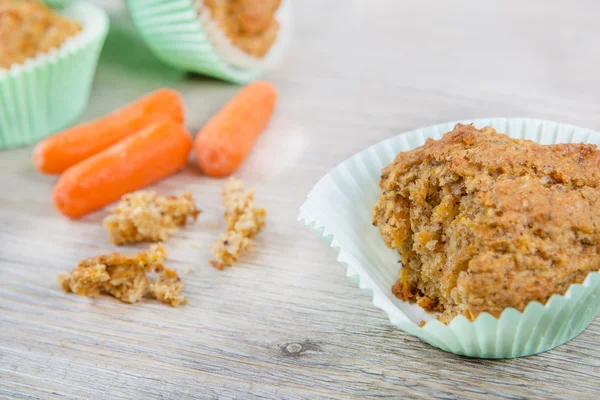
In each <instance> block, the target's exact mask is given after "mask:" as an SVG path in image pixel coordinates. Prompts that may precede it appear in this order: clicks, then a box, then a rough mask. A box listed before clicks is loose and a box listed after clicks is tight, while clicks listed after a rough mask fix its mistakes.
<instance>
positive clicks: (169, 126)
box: [52, 119, 192, 218]
mask: <svg viewBox="0 0 600 400" xmlns="http://www.w3.org/2000/svg"><path fill="white" fill-rule="evenodd" d="M191 148H192V137H191V135H190V133H189V132H188V131H187V130H186V129H185V128H184V127H182V126H181V125H179V124H178V123H176V122H174V121H172V120H170V119H164V120H162V121H158V122H155V123H153V124H152V125H149V126H147V127H145V128H143V129H142V130H140V131H139V132H137V133H135V134H133V135H131V136H129V137H127V138H125V139H123V140H122V141H120V142H118V143H117V144H114V145H113V146H111V147H109V148H108V149H106V150H104V151H102V152H100V153H98V154H96V155H93V156H91V157H90V158H88V159H87V160H84V161H82V162H80V163H79V164H77V165H75V166H73V167H71V168H69V169H68V170H67V171H66V172H65V173H64V174H62V175H61V177H60V178H59V180H58V182H57V183H56V186H55V187H54V191H53V192H52V197H53V199H54V204H55V205H56V208H58V210H59V211H60V212H61V213H63V214H64V215H66V216H68V217H71V218H76V217H80V216H82V215H83V214H86V213H88V212H90V211H93V210H95V209H97V208H100V207H102V206H105V205H107V204H109V203H111V202H113V201H115V200H118V199H119V198H120V197H121V196H122V195H124V194H125V193H129V192H132V191H134V190H137V189H140V188H142V187H144V186H147V185H149V184H151V183H153V182H156V181H158V180H160V179H162V178H165V177H167V176H169V175H171V174H173V173H174V172H175V171H177V170H179V169H180V168H182V167H183V166H184V165H185V164H186V162H187V159H188V155H189V153H190V150H191Z"/></svg>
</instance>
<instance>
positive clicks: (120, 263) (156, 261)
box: [58, 244, 187, 307]
mask: <svg viewBox="0 0 600 400" xmlns="http://www.w3.org/2000/svg"><path fill="white" fill-rule="evenodd" d="M166 256H167V251H166V249H165V247H164V246H163V245H162V244H156V245H153V246H152V247H151V249H150V250H148V251H141V252H140V253H139V254H137V255H128V254H121V253H111V254H107V255H102V256H98V257H92V258H88V259H85V260H83V261H81V262H80V263H79V265H78V266H77V268H75V269H74V270H72V271H71V272H65V273H62V274H60V275H59V276H58V282H59V284H60V286H61V288H62V289H63V290H64V291H65V292H67V293H75V294H78V295H80V296H98V295H100V294H110V295H111V296H113V297H115V298H117V299H119V300H121V301H123V302H125V303H131V304H133V303H136V302H138V301H139V300H140V299H141V298H142V297H143V296H144V294H145V293H146V291H147V290H148V291H149V294H150V296H152V297H153V298H155V299H157V300H159V301H162V302H163V303H168V304H170V305H172V306H174V307H177V306H179V305H180V304H185V303H187V300H186V299H185V298H183V297H182V296H181V292H182V290H183V283H182V282H181V280H180V279H179V277H178V276H177V272H175V271H174V270H172V269H170V268H167V267H165V266H164V265H163V262H164V260H165V258H166ZM149 273H154V274H158V277H157V278H156V280H155V281H154V282H153V283H150V280H149V279H148V276H147V274H149Z"/></svg>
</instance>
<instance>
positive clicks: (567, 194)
mask: <svg viewBox="0 0 600 400" xmlns="http://www.w3.org/2000/svg"><path fill="white" fill-rule="evenodd" d="M599 163H600V152H599V151H598V150H597V148H596V146H595V145H585V144H558V145H550V146H542V145H539V144H536V143H534V142H531V141H525V140H515V139H511V138H509V137H508V136H506V135H503V134H497V133H496V131H495V130H494V129H493V128H490V127H486V128H483V129H481V130H477V129H475V128H474V127H472V126H471V125H461V124H458V125H457V126H456V127H455V129H454V131H452V132H449V133H447V134H446V135H444V137H443V138H442V139H441V140H437V141H434V140H431V139H430V140H428V141H427V143H426V144H425V145H424V146H422V147H419V148H417V149H415V150H412V151H409V152H404V153H400V154H399V155H398V157H397V158H396V160H395V161H394V162H393V163H392V164H390V165H389V166H387V167H386V168H384V170H383V174H382V177H381V181H380V187H381V189H382V196H381V198H380V199H379V201H378V203H377V205H376V207H375V210H374V216H373V223H374V225H376V226H378V227H379V230H380V232H381V235H382V237H383V238H384V241H385V242H386V244H387V245H388V246H390V247H392V248H396V249H398V251H399V253H400V255H401V258H402V261H403V264H404V268H403V270H402V274H401V277H400V279H399V280H398V282H397V283H396V284H395V285H394V287H393V289H392V290H393V292H394V293H395V294H396V295H397V296H398V297H399V298H401V299H404V300H416V301H418V302H419V304H420V305H421V306H422V307H424V308H426V309H433V310H437V311H440V312H442V313H443V315H442V317H441V319H442V320H443V321H446V322H448V321H449V320H450V319H451V318H452V317H454V316H455V315H464V316H465V317H467V318H469V319H471V320H473V319H475V318H476V317H477V315H479V314H480V313H481V312H489V313H490V314H492V315H494V316H496V317H498V316H499V315H500V314H501V312H502V311H503V310H504V309H505V308H506V307H515V308H516V309H518V310H523V309H524V308H525V306H526V305H527V304H528V303H529V302H530V301H533V300H537V301H539V302H541V303H545V302H546V301H547V300H548V299H549V298H550V296H551V295H552V294H555V293H556V294H564V293H565V292H566V290H567V289H568V287H569V286H570V285H571V284H572V283H581V282H582V281H583V280H584V279H585V277H586V276H587V274H588V273H589V272H591V271H598V270H599V268H600V256H599V248H598V243H599V239H600V230H599V228H598V227H599V226H600V208H599V207H597V206H598V204H597V203H598V199H599V198H600V189H599V187H598V186H599V185H598V182H600V180H599V178H600V167H599Z"/></svg>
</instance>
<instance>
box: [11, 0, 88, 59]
mask: <svg viewBox="0 0 600 400" xmlns="http://www.w3.org/2000/svg"><path fill="white" fill-rule="evenodd" d="M80 31H81V25H80V24H79V23H78V22H75V21H71V20H69V19H67V18H65V17H63V16H61V15H59V14H56V13H54V12H52V11H51V10H50V9H49V8H48V7H47V6H45V5H44V4H42V3H41V2H39V1H36V0H19V1H15V0H0V68H6V69H8V68H10V67H11V66H12V65H14V64H23V63H24V62H25V61H26V60H27V59H28V58H32V57H35V56H36V55H38V54H42V53H47V52H49V51H50V50H52V49H56V48H58V47H60V46H61V45H62V44H63V43H64V42H65V41H66V40H67V39H68V38H70V37H72V36H74V35H76V34H77V33H79V32H80Z"/></svg>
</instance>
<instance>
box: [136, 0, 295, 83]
mask: <svg viewBox="0 0 600 400" xmlns="http://www.w3.org/2000/svg"><path fill="white" fill-rule="evenodd" d="M126 3H127V6H128V8H129V12H130V14H131V18H132V20H133V22H134V25H135V26H136V29H137V30H138V32H139V33H140V35H141V36H142V38H143V39H144V41H145V42H146V44H147V45H148V47H149V48H150V49H151V50H152V52H153V53H154V54H155V55H156V56H157V57H158V58H160V59H161V60H162V61H163V62H165V63H166V64H169V65H171V66H173V67H176V68H180V69H183V70H186V71H192V72H198V73H201V74H205V75H209V76H212V77H215V78H218V79H222V80H225V81H229V82H234V83H247V82H250V81H252V80H254V79H257V78H259V77H260V76H261V75H262V74H263V73H264V72H265V71H266V70H269V69H270V68H272V67H273V66H275V65H277V64H278V63H279V62H280V61H281V59H282V58H283V55H284V54H285V52H286V50H287V47H288V45H289V36H290V35H291V27H290V26H289V25H291V8H290V7H291V2H290V0H284V1H283V3H282V7H281V11H282V13H281V18H279V14H278V19H279V20H280V24H282V25H285V27H286V28H287V29H286V30H284V32H285V35H282V38H281V39H282V40H281V43H278V44H277V45H274V46H273V49H272V51H270V52H269V54H268V55H267V56H266V58H267V60H265V63H264V64H263V65H261V64H260V63H258V64H257V65H255V66H254V67H245V68H244V67H240V66H239V63H236V60H239V58H240V54H239V52H238V53H236V52H232V51H231V50H232V49H231V47H232V45H231V46H227V45H226V43H224V42H223V40H222V39H223V37H222V36H223V35H215V32H214V27H212V26H208V24H207V23H206V20H205V19H203V18H202V16H201V15H200V14H201V12H200V11H199V9H200V10H201V9H202V4H201V3H199V2H196V1H195V0H126ZM205 25H206V26H205ZM280 33H281V31H280ZM278 42H280V39H278ZM236 64H238V66H236ZM249 65H250V64H249Z"/></svg>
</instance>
